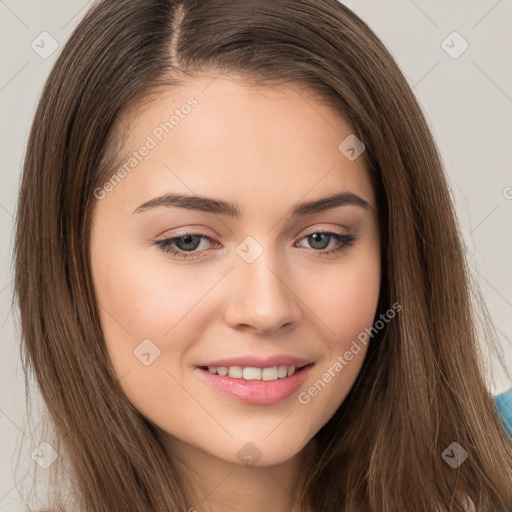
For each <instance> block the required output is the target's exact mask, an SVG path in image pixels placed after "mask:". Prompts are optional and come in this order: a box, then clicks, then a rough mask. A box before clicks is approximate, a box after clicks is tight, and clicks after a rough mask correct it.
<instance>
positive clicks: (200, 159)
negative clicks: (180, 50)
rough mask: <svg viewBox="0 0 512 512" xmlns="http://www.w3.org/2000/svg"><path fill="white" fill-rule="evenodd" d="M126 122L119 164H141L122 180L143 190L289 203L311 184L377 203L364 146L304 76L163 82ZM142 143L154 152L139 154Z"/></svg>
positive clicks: (314, 189) (128, 188) (140, 193)
mask: <svg viewBox="0 0 512 512" xmlns="http://www.w3.org/2000/svg"><path fill="white" fill-rule="evenodd" d="M120 126H121V127H122V130H123V134H124V135H123V137H122V140H123V145H122V148H121V155H122V156H121V158H120V159H119V162H120V164H119V165H122V163H125V164H126V163H127V162H129V160H130V159H131V160H132V162H131V163H134V164H136V165H134V166H133V169H131V170H130V173H129V176H128V178H127V179H124V180H123V181H124V182H126V183H123V184H122V185H123V188H124V189H125V193H133V194H135V195H137V197H138V198H141V199H144V198H147V197H148V196H150V195H155V194H157V193H164V192H167V191H169V190H176V189H177V188H178V189H180V191H182V192H186V193H188V194H190V193H198V194H199V193H201V194H202V195H208V194H210V195H216V196H217V197H218V196H219V192H222V191H225V192H226V193H230V191H231V192H232V191H234V190H236V191H237V193H238V194H239V195H240V197H241V198H242V200H243V198H244V196H248V195H254V194H257V195H259V196H260V197H262V195H267V196H268V197H271V196H272V197H273V199H274V200H275V201H283V202H284V203H287V201H286V196H289V195H291V196H292V198H293V199H295V201H294V202H296V201H298V200H299V199H301V197H303V196H304V195H305V194H308V191H311V194H313V195H322V194H323V195H326V193H333V192H334V190H333V189H334V188H336V189H352V190H355V191H357V192H359V193H360V194H361V195H363V196H365V199H366V200H367V201H368V202H369V203H371V204H373V203H374V196H373V190H372V187H371V184H370V180H369V173H368V172H367V167H366V162H365V159H364V153H363V154H361V156H360V157H358V158H356V159H354V160H351V159H350V158H347V155H346V153H344V151H342V149H343V147H344V146H343V142H344V141H345V140H347V137H353V136H354V135H353V133H352V131H353V130H352V128H351V126H350V125H349V124H348V122H347V121H346V120H345V119H344V118H343V117H342V116H341V115H340V114H339V113H338V112H337V111H335V110H334V109H333V108H331V107H329V106H328V105H327V104H326V102H325V101H320V98H319V96H318V93H315V91H313V90H310V89H308V88H306V87H304V86H302V85H301V84H284V85H279V86H275V85H274V86H272V87H267V86H253V85H250V84H248V83H247V82H246V81H245V80H244V79H243V78H241V77H239V76H232V75H228V76H226V75H217V76H216V75H213V76H208V75H204V76H198V77H196V78H194V79H189V80H187V81H186V82H182V83H180V84H179V85H174V86H169V87H166V88H161V89H160V90H158V91H155V92H154V93H153V94H152V95H151V96H149V97H147V98H146V99H145V100H144V101H142V102H140V103H139V104H137V105H136V106H134V107H132V108H131V109H130V110H129V111H127V112H126V113H125V115H124V116H123V118H122V119H121V123H120ZM340 145H341V146H343V147H342V148H341V149H340ZM144 146H147V147H150V148H151V149H150V151H146V150H144V153H145V155H144V156H143V158H140V156H139V157H138V159H137V162H134V161H133V160H134V158H136V157H135V156H134V152H138V150H139V149H141V148H143V147H144ZM114 171H115V169H114ZM269 194H270V195H271V196H269Z"/></svg>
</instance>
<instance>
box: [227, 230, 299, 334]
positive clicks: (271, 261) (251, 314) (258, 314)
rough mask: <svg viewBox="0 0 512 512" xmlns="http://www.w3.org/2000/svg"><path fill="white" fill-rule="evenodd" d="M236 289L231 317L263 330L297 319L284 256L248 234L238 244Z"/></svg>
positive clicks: (297, 312) (232, 319) (230, 318)
mask: <svg viewBox="0 0 512 512" xmlns="http://www.w3.org/2000/svg"><path fill="white" fill-rule="evenodd" d="M236 253H237V258H236V260H235V269H234V275H233V279H234V287H235V291H234V293H233V295H232V298H231V304H230V307H229V308H228V318H227V320H228V321H229V322H230V323H231V324H232V326H235V324H245V325H250V326H251V327H254V328H255V329H257V330H260V331H273V330H276V329H279V328H280V327H281V326H283V325H285V324H288V323H290V322H293V321H295V320H296V319H297V317H298V315H299V312H300V310H299V308H298V307H297V305H296V304H295V303H294V302H295V296H294V294H293V293H292V291H291V290H292V289H293V288H292V286H291V283H287V282H286V281H287V279H288V272H284V273H283V265H282V264H280V260H281V261H282V258H280V257H279V254H277V253H276V251H275V250H274V249H273V248H272V247H270V246H264V245H263V244H262V243H260V242H259V241H258V240H256V238H254V237H251V236H249V237H247V238H246V239H244V240H243V241H242V242H241V243H240V244H239V245H238V246H237V248H236Z"/></svg>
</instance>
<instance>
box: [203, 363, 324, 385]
mask: <svg viewBox="0 0 512 512" xmlns="http://www.w3.org/2000/svg"><path fill="white" fill-rule="evenodd" d="M313 364H314V363H309V364H306V365H303V366H295V365H280V366H270V367H266V368H258V367H255V366H199V368H200V369H201V370H204V371H208V372H209V373H211V374H212V375H219V376H221V377H230V378H232V379H240V380H247V381H250V380H256V381H258V380H259V381H267V382H268V381H276V380H281V379H286V378H287V377H291V376H292V375H293V374H295V373H298V372H300V371H301V370H303V369H304V368H307V367H310V366H313Z"/></svg>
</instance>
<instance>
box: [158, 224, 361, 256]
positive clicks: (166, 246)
mask: <svg viewBox="0 0 512 512" xmlns="http://www.w3.org/2000/svg"><path fill="white" fill-rule="evenodd" d="M315 234H322V235H326V236H330V237H331V238H335V239H336V240H337V241H338V242H340V243H341V245H340V246H339V247H337V248H335V249H331V250H329V251H325V250H324V251H319V250H315V249H311V250H312V251H314V252H316V253H317V254H315V256H319V257H325V256H327V255H330V254H334V253H341V252H342V251H345V250H347V249H349V248H350V247H352V246H353V245H354V242H355V241H356V240H357V238H356V237H355V236H354V235H351V234H346V235H342V234H339V233H333V232H331V231H313V232H312V233H310V234H309V235H305V236H304V237H302V238H301V240H303V239H304V238H308V237H310V236H312V235H315ZM187 236H198V237H201V238H202V239H205V240H208V241H210V242H215V240H214V239H213V238H211V237H209V236H207V235H203V234H201V233H184V234H182V235H181V236H178V237H173V238H166V239H164V240H157V241H155V242H154V245H156V246H158V247H159V248H160V249H161V250H162V251H164V252H166V253H169V254H171V255H172V256H173V257H175V258H176V259H187V258H196V256H194V255H195V254H197V252H194V251H182V250H172V249H170V247H172V244H173V243H174V242H175V241H176V240H181V239H182V238H186V237H187Z"/></svg>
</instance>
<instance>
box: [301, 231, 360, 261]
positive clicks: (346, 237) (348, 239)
mask: <svg viewBox="0 0 512 512" xmlns="http://www.w3.org/2000/svg"><path fill="white" fill-rule="evenodd" d="M302 240H307V241H308V243H309V244H310V245H311V247H313V249H315V252H317V254H315V255H316V256H326V255H329V254H333V253H339V252H341V251H344V250H346V249H348V248H349V247H351V246H353V245H354V242H355V241H356V237H355V236H354V235H351V234H349V233H347V234H341V233H332V232H330V231H314V232H313V233H311V234H309V235H306V236H305V237H304V238H302ZM332 240H334V241H336V242H337V243H338V245H337V246H336V247H334V249H330V250H329V251H325V250H323V251H322V252H318V251H316V250H317V249H325V248H327V247H328V246H329V244H330V242H331V241H332Z"/></svg>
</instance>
